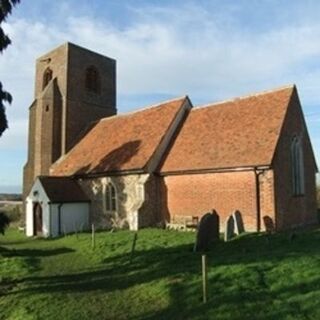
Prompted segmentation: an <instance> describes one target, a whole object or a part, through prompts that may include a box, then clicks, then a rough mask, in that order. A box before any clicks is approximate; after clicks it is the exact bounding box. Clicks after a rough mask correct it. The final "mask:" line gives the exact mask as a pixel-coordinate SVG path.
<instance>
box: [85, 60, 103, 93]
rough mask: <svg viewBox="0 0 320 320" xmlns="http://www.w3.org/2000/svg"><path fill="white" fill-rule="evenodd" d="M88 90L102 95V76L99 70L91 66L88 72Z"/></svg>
mask: <svg viewBox="0 0 320 320" xmlns="http://www.w3.org/2000/svg"><path fill="white" fill-rule="evenodd" d="M85 85H86V89H87V90H88V91H89V92H93V93H100V76H99V72H98V70H97V69H96V68H95V67H93V66H91V67H89V68H88V69H87V70H86V83H85Z"/></svg>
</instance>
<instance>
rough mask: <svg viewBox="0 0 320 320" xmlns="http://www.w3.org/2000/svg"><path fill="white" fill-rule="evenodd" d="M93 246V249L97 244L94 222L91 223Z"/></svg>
mask: <svg viewBox="0 0 320 320" xmlns="http://www.w3.org/2000/svg"><path fill="white" fill-rule="evenodd" d="M91 246H92V249H94V248H95V246H96V238H95V230H94V223H93V224H92V225H91Z"/></svg>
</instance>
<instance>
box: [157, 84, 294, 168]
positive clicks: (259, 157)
mask: <svg viewBox="0 0 320 320" xmlns="http://www.w3.org/2000/svg"><path fill="white" fill-rule="evenodd" d="M294 88H295V87H294V86H290V87H286V88H283V89H278V90H275V91H271V92H265V93H260V94H256V95H252V96H248V97H244V98H237V99H234V100H231V101H226V102H221V103H217V104H212V105H209V106H206V107H202V108H196V109H193V110H192V111H191V112H190V114H189V116H188V118H187V120H186V122H185V123H184V125H183V127H182V129H181V131H180V133H179V135H178V137H177V138H176V140H175V142H174V143H173V145H172V148H171V150H170V151H169V153H168V156H167V158H166V159H165V161H164V163H163V165H162V168H161V170H160V171H161V172H163V173H164V172H172V171H173V172H174V171H187V170H199V169H202V170H205V169H221V168H235V167H244V166H256V165H269V164H271V162H272V158H273V154H274V152H275V148H276V144H277V141H278V137H279V134H280V130H281V127H282V123H283V121H284V117H285V113H286V110H287V107H288V104H289V101H290V97H291V95H292V93H293V90H294Z"/></svg>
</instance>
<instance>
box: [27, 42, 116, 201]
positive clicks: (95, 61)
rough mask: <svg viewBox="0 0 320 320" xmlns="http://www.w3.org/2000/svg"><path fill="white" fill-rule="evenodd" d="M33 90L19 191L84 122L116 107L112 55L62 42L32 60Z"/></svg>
mask: <svg viewBox="0 0 320 320" xmlns="http://www.w3.org/2000/svg"><path fill="white" fill-rule="evenodd" d="M34 95H35V96H34V101H33V103H32V104H31V106H30V109H29V138H28V160H27V163H26V165H25V167H24V181H23V193H24V196H25V195H26V194H27V193H28V192H29V190H30V188H31V185H32V183H33V181H34V179H35V178H36V177H37V176H39V175H48V174H49V168H50V166H51V164H52V163H54V162H55V161H56V160H57V159H59V157H61V156H62V155H64V154H65V153H67V152H68V151H69V150H70V149H71V148H72V147H73V146H74V145H75V144H77V143H78V142H79V141H80V140H81V138H82V135H83V133H84V132H85V129H86V128H87V127H88V126H89V124H90V123H92V122H94V121H97V120H99V119H101V118H104V117H108V116H112V115H115V114H116V113H117V110H116V61H115V60H114V59H111V58H108V57H106V56H103V55H101V54H98V53H95V52H92V51H90V50H87V49H85V48H82V47H79V46H77V45H74V44H72V43H69V42H67V43H65V44H63V45H61V46H59V47H58V48H56V49H54V50H52V51H50V52H48V53H47V54H45V55H43V56H41V57H40V58H38V59H37V60H36V76H35V93H34ZM93 147H94V146H93Z"/></svg>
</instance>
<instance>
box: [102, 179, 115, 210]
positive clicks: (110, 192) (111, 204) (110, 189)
mask: <svg viewBox="0 0 320 320" xmlns="http://www.w3.org/2000/svg"><path fill="white" fill-rule="evenodd" d="M104 199H105V210H106V211H107V212H114V211H117V193H116V188H115V187H114V185H113V184H112V183H111V182H110V183H108V184H107V185H106V187H105V194H104Z"/></svg>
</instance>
